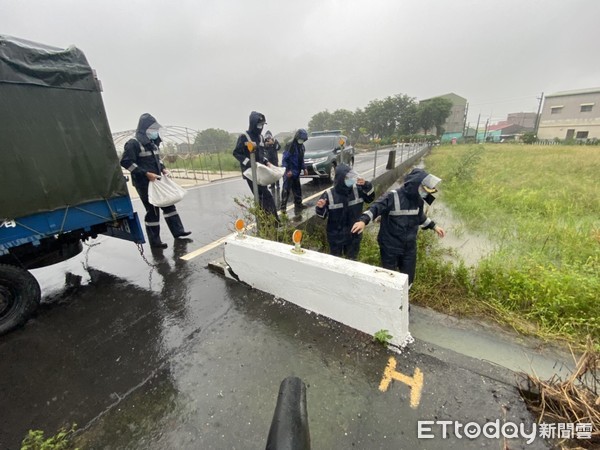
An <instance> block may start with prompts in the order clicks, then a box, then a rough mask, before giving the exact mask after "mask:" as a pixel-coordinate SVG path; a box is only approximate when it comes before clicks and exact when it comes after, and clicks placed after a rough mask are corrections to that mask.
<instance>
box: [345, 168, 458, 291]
mask: <svg viewBox="0 0 600 450" xmlns="http://www.w3.org/2000/svg"><path fill="white" fill-rule="evenodd" d="M440 181H441V180H440V179H439V178H438V177H436V176H435V175H431V174H429V173H427V172H426V171H424V170H423V169H413V170H412V171H411V172H410V173H409V174H408V175H407V176H406V178H405V179H404V183H403V185H402V186H401V187H400V188H398V189H395V190H393V191H390V192H388V193H387V194H384V195H382V196H381V197H380V198H378V199H377V201H376V202H375V203H373V204H372V205H371V207H370V208H369V209H368V210H367V211H366V212H365V213H364V214H363V215H362V216H360V219H359V221H358V222H356V223H355V224H354V226H353V227H352V233H362V231H363V230H364V229H365V226H366V225H367V224H368V223H369V222H370V221H372V220H375V219H376V218H377V217H379V216H381V225H380V227H379V235H378V237H377V242H378V243H379V253H380V255H381V265H382V267H384V268H386V269H390V270H398V271H399V272H402V273H405V274H407V275H408V283H409V286H410V285H412V283H413V280H414V278H415V268H416V265H417V233H418V231H419V228H425V229H429V230H434V231H435V232H436V233H437V234H438V236H439V237H444V236H445V235H446V232H445V231H444V229H443V228H441V227H439V226H437V225H436V224H435V222H434V221H433V220H431V219H430V218H428V217H427V215H426V214H425V211H424V210H423V208H424V205H425V202H427V203H428V204H431V203H433V201H434V200H435V197H433V195H432V194H433V193H435V192H437V189H436V186H437V185H438V183H439V182H440Z"/></svg>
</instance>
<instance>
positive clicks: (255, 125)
mask: <svg viewBox="0 0 600 450" xmlns="http://www.w3.org/2000/svg"><path fill="white" fill-rule="evenodd" d="M266 123H267V122H266V118H265V116H264V114H261V113H259V112H256V111H252V112H251V113H250V119H249V126H248V131H246V132H245V133H243V134H240V136H239V137H238V140H237V142H236V144H235V148H234V149H233V156H234V157H235V159H237V160H238V161H239V162H240V169H241V171H242V177H243V178H244V179H245V180H246V182H247V183H248V186H250V191H251V192H254V185H253V183H252V180H250V179H249V178H246V177H244V175H243V174H244V171H245V170H247V169H248V168H250V150H249V148H248V147H249V146H251V147H253V151H255V152H256V153H255V157H256V163H257V164H264V165H266V166H270V165H271V163H270V162H269V160H268V159H267V158H266V156H265V142H264V139H263V136H262V129H263V127H264V125H265V124H266ZM258 199H259V204H260V207H261V208H262V209H263V210H264V211H265V212H267V213H268V214H271V215H273V216H274V217H275V220H276V221H277V222H279V217H278V216H277V207H276V206H275V200H274V199H273V196H272V195H271V192H270V191H269V189H268V188H267V186H258Z"/></svg>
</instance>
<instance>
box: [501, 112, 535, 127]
mask: <svg viewBox="0 0 600 450" xmlns="http://www.w3.org/2000/svg"><path fill="white" fill-rule="evenodd" d="M536 119H537V114H536V113H534V112H518V113H510V114H509V115H508V116H507V117H506V122H508V123H510V124H513V125H520V126H522V127H523V128H525V129H526V130H527V131H533V130H535V120H536Z"/></svg>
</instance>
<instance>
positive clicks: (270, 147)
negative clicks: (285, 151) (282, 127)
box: [265, 131, 281, 166]
mask: <svg viewBox="0 0 600 450" xmlns="http://www.w3.org/2000/svg"><path fill="white" fill-rule="evenodd" d="M269 138H271V139H273V143H272V144H268V143H267V141H268V140H269ZM279 150H281V145H279V141H278V140H277V139H275V138H274V137H273V135H272V134H271V132H270V131H267V132H266V133H265V157H266V158H267V159H268V160H269V162H270V163H271V164H273V165H274V166H278V165H279V155H278V153H277V152H279Z"/></svg>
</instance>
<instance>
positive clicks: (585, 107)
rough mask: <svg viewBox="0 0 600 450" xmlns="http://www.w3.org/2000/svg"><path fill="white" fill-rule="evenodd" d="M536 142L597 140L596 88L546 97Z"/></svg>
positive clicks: (599, 104)
mask: <svg viewBox="0 0 600 450" xmlns="http://www.w3.org/2000/svg"><path fill="white" fill-rule="evenodd" d="M537 135H538V139H554V138H558V139H580V140H585V139H600V88H593V89H581V90H577V91H564V92H557V93H555V94H550V95H547V96H546V98H545V100H544V107H543V108H542V114H541V116H540V124H539V127H538V133H537Z"/></svg>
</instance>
